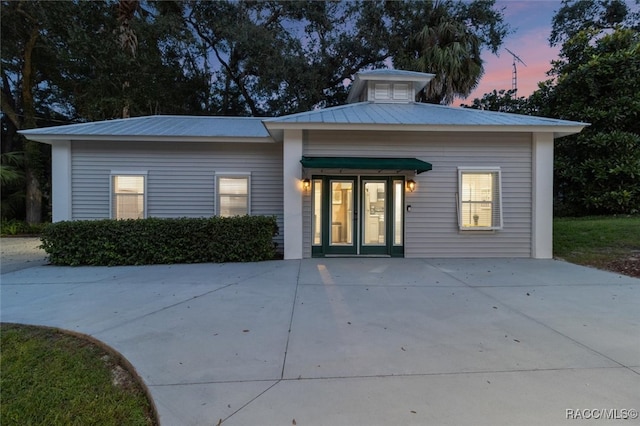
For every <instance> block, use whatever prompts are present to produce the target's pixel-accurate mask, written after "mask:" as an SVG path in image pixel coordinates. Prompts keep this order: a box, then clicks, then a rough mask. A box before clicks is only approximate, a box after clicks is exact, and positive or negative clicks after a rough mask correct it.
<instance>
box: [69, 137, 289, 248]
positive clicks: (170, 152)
mask: <svg viewBox="0 0 640 426" xmlns="http://www.w3.org/2000/svg"><path fill="white" fill-rule="evenodd" d="M71 156H72V182H71V187H72V218H73V219H75V220H82V219H103V218H108V217H109V212H110V206H109V198H110V197H109V195H110V194H109V191H110V185H109V176H110V172H111V171H112V170H116V171H146V172H147V173H148V174H147V216H149V217H152V216H153V217H210V216H213V215H214V214H215V211H216V208H215V174H216V173H218V174H223V173H250V174H251V214H253V215H276V216H277V217H278V225H279V226H280V232H281V234H282V233H283V230H284V227H283V223H282V220H283V195H282V191H283V189H282V188H283V184H282V145H281V144H275V143H274V144H270V143H265V144H248V143H236V144H232V143H229V144H226V143H210V144H204V143H168V142H162V143H149V142H136V143H126V144H124V143H97V142H74V143H73V144H72V149H71ZM276 241H277V242H278V243H279V244H280V247H282V244H283V236H282V235H280V236H279V237H278V238H277V239H276Z"/></svg>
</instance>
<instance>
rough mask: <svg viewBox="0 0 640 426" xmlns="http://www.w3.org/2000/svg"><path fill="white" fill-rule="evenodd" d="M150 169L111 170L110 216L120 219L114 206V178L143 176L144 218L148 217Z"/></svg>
mask: <svg viewBox="0 0 640 426" xmlns="http://www.w3.org/2000/svg"><path fill="white" fill-rule="evenodd" d="M148 174H149V173H148V171H147V170H143V171H140V170H111V171H110V172H109V217H110V218H111V219H118V218H117V217H116V212H115V211H114V208H113V201H114V196H115V195H116V194H115V188H114V186H113V180H114V179H113V178H114V177H116V176H117V177H121V176H142V177H143V184H144V187H143V191H144V192H143V194H142V213H143V214H142V218H143V219H146V218H147V217H148V207H147V194H148V190H147V182H148V180H149V179H148Z"/></svg>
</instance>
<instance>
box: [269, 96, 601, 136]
mask: <svg viewBox="0 0 640 426" xmlns="http://www.w3.org/2000/svg"><path fill="white" fill-rule="evenodd" d="M264 124H265V126H267V128H268V129H269V131H270V132H271V134H272V135H273V136H274V138H276V139H281V138H282V131H283V130H284V129H303V130H305V129H308V130H311V129H327V130H329V129H331V130H372V131H375V130H379V131H388V130H393V131H432V132H433V131H447V132H471V131H473V132H553V134H554V137H556V138H558V137H562V136H567V135H572V134H575V133H579V132H580V131H581V130H582V129H583V128H584V127H585V126H588V125H589V124H588V123H582V122H577V121H568V120H558V119H554V118H545V117H534V116H529V115H520V114H509V113H502V112H495V111H481V110H476V109H470V108H458V107H449V106H443V105H434V104H424V103H416V102H410V103H383V102H359V103H353V104H347V105H341V106H337V107H332V108H327V109H319V110H315V111H309V112H302V113H299V114H292V115H286V116H284V117H277V118H269V119H266V120H264Z"/></svg>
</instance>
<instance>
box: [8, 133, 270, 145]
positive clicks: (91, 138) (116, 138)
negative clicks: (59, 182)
mask: <svg viewBox="0 0 640 426" xmlns="http://www.w3.org/2000/svg"><path fill="white" fill-rule="evenodd" d="M18 133H22V132H18ZM24 137H25V138H27V139H29V140H32V141H36V142H40V143H45V144H48V145H53V144H54V143H56V142H62V141H87V142H117V143H121V142H196V143H206V142H209V143H211V142H213V143H224V142H234V143H275V142H276V140H275V139H274V138H272V137H270V136H260V137H234V136H163V135H155V136H147V135H145V136H140V135H51V134H49V135H47V134H34V135H30V134H28V133H26V134H24Z"/></svg>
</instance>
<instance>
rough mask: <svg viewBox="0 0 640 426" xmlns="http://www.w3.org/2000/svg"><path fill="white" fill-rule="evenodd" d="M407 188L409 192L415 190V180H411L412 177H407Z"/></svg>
mask: <svg viewBox="0 0 640 426" xmlns="http://www.w3.org/2000/svg"><path fill="white" fill-rule="evenodd" d="M407 189H408V190H409V191H410V192H413V191H415V190H416V181H415V180H413V179H409V180H408V181H407Z"/></svg>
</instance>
